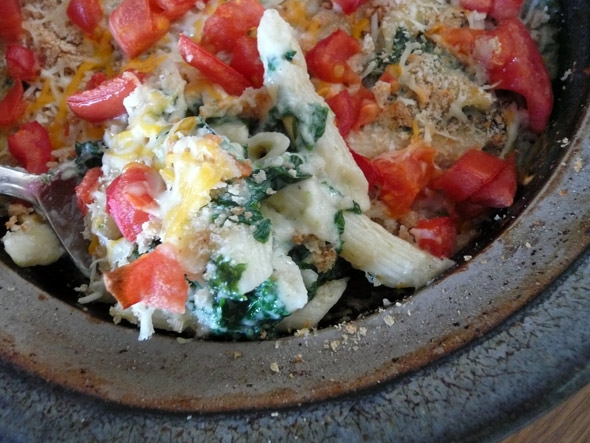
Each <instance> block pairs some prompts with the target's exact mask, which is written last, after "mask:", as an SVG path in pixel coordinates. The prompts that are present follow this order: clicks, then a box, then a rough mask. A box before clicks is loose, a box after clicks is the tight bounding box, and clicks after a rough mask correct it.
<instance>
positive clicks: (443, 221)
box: [410, 217, 457, 258]
mask: <svg viewBox="0 0 590 443" xmlns="http://www.w3.org/2000/svg"><path fill="white" fill-rule="evenodd" d="M410 233H411V234H412V235H413V236H414V238H415V239H416V243H417V244H418V247H419V248H420V249H422V250H423V251H427V252H429V253H430V254H432V255H434V256H435V257H439V258H441V257H450V256H451V255H453V252H454V250H455V244H456V241H457V229H456V227H455V222H454V221H453V219H452V218H450V217H437V218H432V219H429V220H421V221H419V222H418V223H417V224H416V226H415V227H414V228H412V229H410Z"/></svg>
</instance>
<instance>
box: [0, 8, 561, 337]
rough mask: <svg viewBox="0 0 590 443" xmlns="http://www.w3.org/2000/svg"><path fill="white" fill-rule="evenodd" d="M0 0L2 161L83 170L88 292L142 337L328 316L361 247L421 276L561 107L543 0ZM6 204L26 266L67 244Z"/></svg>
mask: <svg viewBox="0 0 590 443" xmlns="http://www.w3.org/2000/svg"><path fill="white" fill-rule="evenodd" d="M5 2H6V3H7V4H8V6H7V12H6V16H5V18H0V51H1V52H0V55H2V57H3V59H4V64H3V67H2V73H1V74H0V75H2V76H3V77H4V78H5V79H6V80H5V82H4V83H3V91H4V92H2V94H4V95H3V97H4V98H3V100H2V101H1V102H0V129H1V137H0V144H1V148H2V156H3V159H2V161H3V163H6V164H10V165H14V166H17V167H23V168H25V169H26V170H28V171H29V172H32V173H35V174H44V173H48V171H52V170H55V169H59V168H75V170H76V171H77V173H79V174H80V177H81V182H80V185H79V186H78V187H77V189H76V194H77V197H78V203H79V207H80V210H81V211H82V212H83V213H84V214H85V220H86V230H85V232H84V233H83V234H81V235H84V236H85V237H86V238H88V239H89V240H90V253H91V254H92V257H93V259H94V262H93V266H92V273H91V278H90V281H89V282H88V284H87V285H84V286H83V287H81V288H79V291H80V292H81V297H80V300H79V301H80V303H90V302H106V303H110V304H111V305H112V306H111V307H110V313H111V315H112V317H113V319H114V321H115V322H117V323H118V322H120V321H122V320H125V321H128V322H131V323H134V324H137V325H139V328H140V333H139V338H140V339H147V338H149V337H150V336H151V335H152V334H153V333H154V330H155V329H165V330H170V331H175V332H178V333H183V332H185V333H189V334H195V335H197V336H200V337H229V338H247V339H257V338H265V337H270V336H275V335H276V333H277V332H281V333H283V332H287V333H289V332H293V331H296V330H300V329H303V328H315V327H317V325H318V323H319V322H320V321H321V320H322V318H324V316H325V315H326V313H327V312H328V311H329V310H330V309H331V308H332V307H333V306H334V305H335V304H336V303H337V301H338V300H339V299H340V298H341V297H342V295H343V293H344V291H345V290H346V287H347V282H348V279H349V278H350V274H351V269H354V270H357V271H361V272H362V273H364V275H365V276H366V278H367V279H368V281H369V282H370V283H371V284H373V285H375V286H378V285H385V286H387V287H390V288H396V289H397V288H420V287H422V286H424V285H426V284H428V283H429V282H431V281H432V280H433V279H435V278H436V277H437V276H438V275H440V274H441V273H442V272H444V271H445V270H447V269H449V268H450V267H452V266H453V264H454V261H453V260H452V257H453V256H454V254H456V253H457V252H458V251H459V250H460V249H461V248H462V247H464V246H465V245H466V244H467V243H468V242H469V241H470V240H472V239H473V238H474V237H475V235H476V234H477V232H478V224H479V223H480V222H481V221H482V220H485V219H486V218H489V217H492V216H494V214H496V213H497V211H498V210H500V209H501V208H507V207H509V206H511V205H512V204H513V201H514V198H515V195H516V192H517V187H518V184H519V182H522V177H521V178H520V181H519V176H518V168H517V164H518V157H519V154H520V153H522V152H524V151H525V150H526V148H527V146H529V145H530V144H531V143H532V142H534V140H535V138H536V136H537V134H539V133H540V132H542V131H543V130H544V129H545V127H546V125H547V122H548V119H549V116H550V114H551V109H552V102H553V96H552V89H551V76H552V74H551V72H550V71H551V70H548V69H547V68H546V66H552V62H553V60H552V55H553V54H554V48H553V39H552V33H553V32H554V28H553V27H552V22H551V16H552V13H553V12H554V6H553V5H552V3H551V2H543V3H542V4H541V3H540V2H528V3H527V4H526V5H524V6H523V1H522V0H461V1H458V0H457V1H451V2H448V1H446V0H331V1H315V0H311V1H307V2H301V1H298V0H260V2H259V0H228V1H220V0H209V1H206V2H203V1H202V0H198V1H195V0H122V1H121V0H69V1H62V0H38V1H31V2H19V1H18V0H5ZM552 51H553V52H552ZM7 211H8V213H7V216H8V217H7V218H8V222H7V233H6V235H5V236H4V238H3V243H4V247H5V249H6V251H7V252H8V254H9V255H10V256H11V258H12V259H13V260H14V261H15V262H16V263H17V264H18V265H19V266H36V265H46V264H50V263H52V262H54V261H55V260H57V259H58V258H59V257H60V256H61V254H62V252H63V251H62V250H61V247H60V246H59V242H58V240H57V239H56V238H55V236H54V234H53V233H52V231H51V229H50V228H49V227H48V226H47V225H46V223H45V222H44V220H43V218H42V216H40V215H39V214H37V213H35V211H34V210H33V209H32V208H30V207H28V206H27V205H25V204H23V203H21V202H16V201H15V202H11V203H10V204H9V205H8V206H7Z"/></svg>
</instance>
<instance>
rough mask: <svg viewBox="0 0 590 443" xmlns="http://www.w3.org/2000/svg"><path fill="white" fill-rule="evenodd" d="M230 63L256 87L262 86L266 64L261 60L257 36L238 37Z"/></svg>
mask: <svg viewBox="0 0 590 443" xmlns="http://www.w3.org/2000/svg"><path fill="white" fill-rule="evenodd" d="M229 65H230V66H231V67H232V68H234V69H235V70H236V71H238V72H239V73H240V74H242V75H243V76H244V77H246V78H247V79H248V80H249V81H250V83H251V84H252V86H254V87H255V88H257V89H258V88H261V87H262V84H263V81H264V65H263V64H262V60H260V53H259V52H258V43H257V41H256V39H255V38H252V37H249V36H247V35H243V36H242V37H240V38H239V39H238V41H237V42H236V45H235V46H234V48H233V51H232V56H231V62H230V64H229Z"/></svg>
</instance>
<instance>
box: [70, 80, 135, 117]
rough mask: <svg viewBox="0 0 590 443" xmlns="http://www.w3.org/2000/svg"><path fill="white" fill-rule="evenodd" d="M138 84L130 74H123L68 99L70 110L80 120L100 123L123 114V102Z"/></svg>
mask: <svg viewBox="0 0 590 443" xmlns="http://www.w3.org/2000/svg"><path fill="white" fill-rule="evenodd" d="M139 84H140V80H139V78H138V77H137V76H136V75H135V74H134V73H132V72H124V73H122V74H120V75H118V76H116V77H113V78H112V79H110V80H106V81H104V82H102V83H100V84H99V85H98V86H97V87H95V88H94V89H88V90H85V91H80V92H77V93H75V94H72V95H71V96H70V97H68V106H69V108H70V110H71V111H72V112H73V113H74V114H75V115H76V116H78V117H80V118H81V119H82V120H87V121H89V122H100V121H103V120H108V119H110V118H115V117H118V116H120V115H122V114H125V112H126V110H125V106H124V105H123V100H124V99H125V98H126V97H127V96H128V95H129V94H131V93H132V92H133V91H134V90H135V88H136V87H137V86H138V85H139Z"/></svg>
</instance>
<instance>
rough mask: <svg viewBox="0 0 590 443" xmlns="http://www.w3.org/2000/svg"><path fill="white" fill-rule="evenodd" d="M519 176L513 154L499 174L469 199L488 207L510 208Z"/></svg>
mask: <svg viewBox="0 0 590 443" xmlns="http://www.w3.org/2000/svg"><path fill="white" fill-rule="evenodd" d="M517 187H518V178H517V173H516V160H515V156H514V154H512V155H511V156H510V157H509V158H508V159H507V160H506V161H505V162H504V166H503V167H502V169H501V170H500V172H498V174H497V175H496V176H495V177H494V178H493V179H492V180H491V181H490V182H489V183H487V184H485V185H483V186H482V187H481V188H480V189H479V190H477V191H476V192H475V193H473V195H471V197H470V198H469V201H471V202H472V203H475V204H479V205H482V206H486V207H488V208H508V207H510V206H512V203H514V196H515V194H516V188H517Z"/></svg>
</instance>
